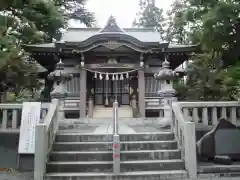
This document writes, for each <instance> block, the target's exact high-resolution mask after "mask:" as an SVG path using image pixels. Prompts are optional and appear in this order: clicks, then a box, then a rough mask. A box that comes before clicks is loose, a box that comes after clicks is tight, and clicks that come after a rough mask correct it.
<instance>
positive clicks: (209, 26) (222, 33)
mask: <svg viewBox="0 0 240 180" xmlns="http://www.w3.org/2000/svg"><path fill="white" fill-rule="evenodd" d="M185 3H186V4H188V6H187V10H186V11H185V18H186V21H187V22H190V23H192V25H191V26H192V27H191V29H199V27H200V29H201V37H200V43H201V45H202V48H203V50H204V51H206V52H211V51H218V52H220V53H222V54H223V60H224V64H225V65H226V66H228V65H231V64H235V63H236V62H237V61H238V60H239V57H240V53H239V48H240V2H239V0H226V1H222V0H208V1H199V0H185Z"/></svg>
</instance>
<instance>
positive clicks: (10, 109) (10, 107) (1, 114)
mask: <svg viewBox="0 0 240 180" xmlns="http://www.w3.org/2000/svg"><path fill="white" fill-rule="evenodd" d="M49 104H50V103H42V108H41V119H43V118H44V117H45V116H46V114H47V111H48V107H49ZM21 116H22V104H17V103H8V104H0V133H19V132H20V125H21Z"/></svg>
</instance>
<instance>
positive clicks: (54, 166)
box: [46, 161, 113, 173]
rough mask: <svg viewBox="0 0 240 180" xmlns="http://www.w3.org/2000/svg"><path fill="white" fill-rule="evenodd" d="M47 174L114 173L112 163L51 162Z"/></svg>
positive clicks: (48, 164)
mask: <svg viewBox="0 0 240 180" xmlns="http://www.w3.org/2000/svg"><path fill="white" fill-rule="evenodd" d="M46 170H47V173H53V172H54V173H56V172H61V173H63V172H68V173H69V172H71V173H74V172H75V173H76V172H95V173H96V172H105V173H107V172H108V173H110V172H113V162H112V161H61V162H60V161H57V162H54V161H51V162H48V163H47V169H46Z"/></svg>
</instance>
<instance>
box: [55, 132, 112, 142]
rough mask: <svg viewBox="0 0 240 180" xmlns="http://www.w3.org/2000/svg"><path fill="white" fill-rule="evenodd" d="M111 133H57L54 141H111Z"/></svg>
mask: <svg viewBox="0 0 240 180" xmlns="http://www.w3.org/2000/svg"><path fill="white" fill-rule="evenodd" d="M111 141H112V135H107V134H97V135H93V134H79V133H58V134H57V135H56V139H55V142H111Z"/></svg>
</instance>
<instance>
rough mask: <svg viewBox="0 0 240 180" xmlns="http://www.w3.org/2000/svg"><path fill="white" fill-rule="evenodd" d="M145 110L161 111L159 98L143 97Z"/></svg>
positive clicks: (161, 104)
mask: <svg viewBox="0 0 240 180" xmlns="http://www.w3.org/2000/svg"><path fill="white" fill-rule="evenodd" d="M145 107H146V109H162V107H163V103H162V98H160V97H145Z"/></svg>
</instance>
